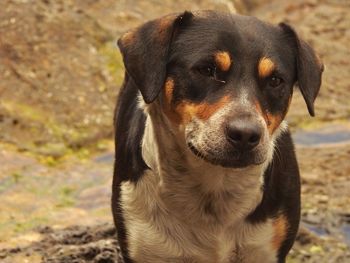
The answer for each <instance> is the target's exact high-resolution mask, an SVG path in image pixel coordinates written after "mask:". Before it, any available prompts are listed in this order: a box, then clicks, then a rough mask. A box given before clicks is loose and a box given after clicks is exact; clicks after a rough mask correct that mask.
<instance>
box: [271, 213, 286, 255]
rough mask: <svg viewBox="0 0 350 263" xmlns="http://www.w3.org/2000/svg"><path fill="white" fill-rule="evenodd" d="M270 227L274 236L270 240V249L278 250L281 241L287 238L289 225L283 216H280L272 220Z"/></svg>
mask: <svg viewBox="0 0 350 263" xmlns="http://www.w3.org/2000/svg"><path fill="white" fill-rule="evenodd" d="M272 225H273V230H274V235H273V238H272V248H273V249H274V250H278V249H279V248H280V247H281V246H282V243H283V241H284V240H285V239H286V237H287V231H288V227H289V224H288V220H287V218H286V217H285V215H280V216H279V217H278V218H276V219H275V220H274V222H273V223H272Z"/></svg>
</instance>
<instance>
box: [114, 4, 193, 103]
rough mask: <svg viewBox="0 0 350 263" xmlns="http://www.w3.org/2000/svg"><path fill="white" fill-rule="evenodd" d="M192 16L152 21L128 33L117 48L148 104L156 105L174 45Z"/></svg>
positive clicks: (187, 13)
mask: <svg viewBox="0 0 350 263" xmlns="http://www.w3.org/2000/svg"><path fill="white" fill-rule="evenodd" d="M192 16H193V14H192V13H190V12H187V11H186V12H184V13H183V14H181V15H168V16H165V17H162V18H159V19H156V20H152V21H149V22H147V23H145V24H143V25H141V26H140V27H138V28H136V29H134V30H131V31H129V32H127V33H125V34H124V35H123V36H122V37H121V38H120V39H119V40H118V46H119V49H120V51H121V53H122V55H123V60H124V65H125V69H126V72H127V73H128V74H129V76H131V78H132V80H133V81H134V82H135V84H136V85H137V87H138V88H139V89H140V91H141V94H142V97H143V99H144V100H145V102H146V103H151V102H153V101H154V100H155V99H156V98H157V96H158V94H159V92H160V90H161V87H162V86H163V85H164V81H165V78H166V64H167V60H168V53H169V49H170V45H171V41H172V39H173V37H174V36H175V34H176V31H177V30H178V29H179V28H180V26H182V25H183V24H184V22H185V21H188V20H189V19H190V18H191V17H192Z"/></svg>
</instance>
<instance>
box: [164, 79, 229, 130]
mask: <svg viewBox="0 0 350 263" xmlns="http://www.w3.org/2000/svg"><path fill="white" fill-rule="evenodd" d="M174 88H175V82H174V80H173V79H172V78H167V80H166V82H165V85H164V103H163V109H164V113H165V114H166V116H167V117H168V118H169V119H170V120H171V121H172V122H174V123H176V124H187V123H189V122H190V121H191V120H192V119H193V118H194V117H197V118H198V119H201V120H204V121H206V120H208V119H209V118H210V117H211V116H212V115H213V114H214V113H215V112H217V111H218V110H219V109H221V108H222V107H224V106H225V105H226V104H227V103H228V102H229V101H230V100H229V96H224V97H222V98H221V99H219V100H218V101H216V102H214V103H208V102H201V103H194V102H190V101H187V100H184V101H181V102H180V103H178V104H177V105H173V104H172V98H173V94H174Z"/></svg>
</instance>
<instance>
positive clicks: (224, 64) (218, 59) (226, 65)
mask: <svg viewBox="0 0 350 263" xmlns="http://www.w3.org/2000/svg"><path fill="white" fill-rule="evenodd" d="M214 58H215V63H216V65H217V66H218V67H219V69H220V70H222V71H228V70H229V69H230V67H231V64H232V60H231V57H230V54H229V53H228V52H227V51H219V52H217V53H215V56H214Z"/></svg>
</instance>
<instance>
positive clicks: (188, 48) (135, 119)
mask: <svg viewBox="0 0 350 263" xmlns="http://www.w3.org/2000/svg"><path fill="white" fill-rule="evenodd" d="M163 19H164V18H163ZM165 19H167V21H168V22H167V23H168V26H167V27H165V28H164V27H163V26H162V27H161V31H159V30H160V29H159V26H160V25H162V23H161V22H162V20H161V19H158V20H154V21H151V22H148V23H146V24H144V25H143V26H141V27H139V28H138V29H136V30H135V31H133V33H132V37H131V38H129V39H125V38H121V39H120V40H119V42H118V45H119V47H120V50H121V52H122V54H123V58H124V63H125V67H126V74H125V81H124V84H123V86H122V89H121V92H120V95H119V99H118V102H117V108H116V112H115V128H116V133H115V140H116V148H115V151H116V159H115V167H114V177H113V192H112V210H113V216H114V221H115V224H116V226H117V229H118V238H119V242H120V246H121V249H122V253H123V257H124V259H125V262H126V263H131V262H132V260H131V259H130V258H129V253H128V237H127V234H126V229H125V225H124V219H123V214H122V211H121V208H120V200H119V199H120V185H121V183H122V182H124V181H130V182H132V183H135V184H136V183H137V181H138V180H139V179H140V178H141V177H142V175H143V173H144V171H145V170H146V169H148V167H147V165H146V164H145V162H144V160H143V159H142V155H141V140H142V137H143V133H144V128H145V114H144V113H143V111H142V110H141V109H139V108H138V106H137V104H138V102H137V94H138V91H140V92H141V94H142V96H143V99H144V100H145V102H146V103H152V102H153V101H154V100H155V99H156V98H157V97H158V96H159V94H161V93H160V91H161V88H162V87H163V86H164V82H165V79H166V77H168V76H171V77H172V78H173V79H175V80H176V89H175V90H174V94H173V98H172V102H171V103H173V104H174V105H175V104H176V103H178V102H181V101H183V100H187V101H192V102H196V103H197V102H202V101H205V102H209V103H210V102H213V101H217V100H218V99H219V98H221V97H222V96H224V95H227V94H230V95H231V96H232V97H234V98H235V97H239V94H240V92H242V91H244V92H247V93H248V94H249V98H256V100H257V101H258V102H259V103H260V105H261V106H262V107H263V109H264V110H265V111H266V112H270V113H273V114H280V115H281V116H282V117H284V116H285V113H286V111H287V109H288V101H289V99H290V97H291V95H292V93H293V86H294V84H295V83H296V82H298V83H299V87H300V90H301V92H302V95H303V97H304V99H305V102H306V104H307V107H308V110H309V113H310V115H312V116H313V115H314V106H313V103H314V100H315V98H316V96H317V94H318V91H319V88H320V85H321V74H322V71H323V66H322V64H320V62H318V60H317V58H316V56H315V54H314V52H313V50H312V49H311V47H310V46H309V45H307V44H306V43H305V42H304V41H302V40H300V39H299V37H298V36H297V34H296V33H295V31H294V30H293V29H292V28H291V27H290V26H288V25H286V24H280V25H279V26H272V25H269V24H266V23H263V22H261V21H259V20H257V19H254V18H250V17H244V16H235V15H230V14H222V13H215V12H208V13H207V16H205V17H196V16H193V15H192V14H191V13H189V12H185V13H183V14H181V15H170V16H167V17H165ZM217 50H225V51H228V52H229V53H230V54H232V56H233V58H234V61H233V64H234V66H233V67H232V68H231V69H230V70H229V71H227V72H217V74H216V75H215V78H208V76H203V74H202V73H201V72H202V69H203V68H204V69H205V68H206V67H208V65H209V66H211V65H212V64H213V57H212V55H210V54H213V52H215V51H217ZM263 56H268V57H271V58H272V59H273V60H274V61H275V62H276V63H277V64H278V68H277V69H276V71H275V72H274V74H275V75H277V76H278V77H281V78H282V79H283V83H282V86H281V87H279V88H278V89H276V88H273V87H271V85H270V77H268V78H265V79H260V78H259V76H258V72H257V70H256V69H257V64H258V62H259V59H260V58H261V57H263ZM218 80H219V81H218ZM161 99H162V98H161ZM160 147H161V146H160ZM262 191H263V200H262V202H261V203H260V204H259V205H258V206H257V207H256V209H255V211H253V212H252V213H251V214H250V215H249V216H248V217H247V219H246V220H247V221H249V222H251V223H253V224H255V223H260V222H264V221H266V220H267V219H269V218H274V217H276V216H278V215H279V214H281V213H282V214H283V215H284V216H285V217H286V218H287V220H288V231H287V233H286V239H285V240H284V242H283V244H282V245H281V247H280V248H279V251H278V262H279V263H283V262H285V258H286V255H287V254H288V252H289V250H290V248H291V247H292V245H293V242H294V239H295V236H296V233H297V229H298V225H299V218H300V182H299V170H298V164H297V160H296V156H295V152H294V147H293V142H292V139H291V136H290V133H289V132H285V133H283V134H282V135H280V137H278V139H277V141H276V148H275V152H274V157H273V161H272V162H271V163H270V165H269V167H268V169H267V170H266V172H265V174H264V188H263V189H262ZM203 209H204V210H205V211H206V212H207V213H212V210H213V208H212V206H211V203H210V200H209V201H208V202H207V203H206V204H205V206H204V208H203Z"/></svg>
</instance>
